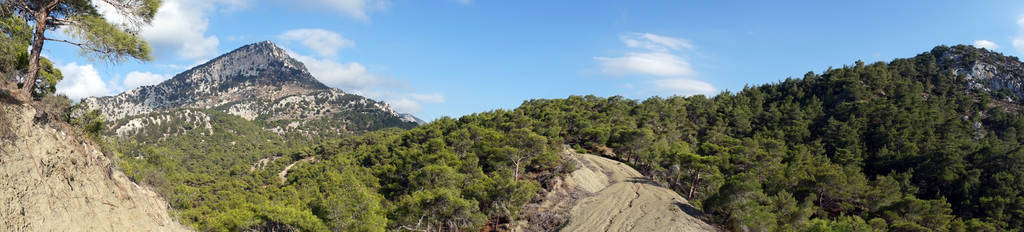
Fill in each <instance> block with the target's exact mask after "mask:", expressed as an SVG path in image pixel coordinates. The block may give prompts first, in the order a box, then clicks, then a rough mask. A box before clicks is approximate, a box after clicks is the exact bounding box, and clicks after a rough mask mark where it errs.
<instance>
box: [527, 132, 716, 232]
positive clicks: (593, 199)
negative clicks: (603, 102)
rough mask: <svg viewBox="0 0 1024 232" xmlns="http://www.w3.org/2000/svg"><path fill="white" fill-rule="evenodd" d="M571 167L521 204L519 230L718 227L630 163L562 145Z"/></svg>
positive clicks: (698, 229) (670, 229)
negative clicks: (563, 174) (566, 173)
mask: <svg viewBox="0 0 1024 232" xmlns="http://www.w3.org/2000/svg"><path fill="white" fill-rule="evenodd" d="M563 155H565V156H568V157H567V158H569V159H570V160H571V161H572V162H575V163H576V170H575V171H573V172H572V173H571V174H570V175H568V176H566V177H564V178H555V180H552V183H548V184H551V185H550V186H551V188H549V190H547V191H545V192H543V193H542V196H541V197H540V200H537V201H534V202H532V203H530V204H528V205H526V206H524V213H523V215H522V218H521V219H520V222H519V223H517V224H518V225H517V229H519V230H521V231H552V230H562V231H718V229H717V228H715V227H714V226H711V225H709V224H707V223H705V222H703V221H701V220H700V219H698V217H699V216H700V215H701V212H700V211H699V210H697V209H695V208H694V207H692V206H691V205H690V204H689V203H688V202H687V201H686V199H684V198H683V197H682V196H679V194H677V193H676V192H674V191H672V190H670V189H667V188H663V187H660V186H658V185H657V184H656V183H654V182H653V181H651V180H650V179H647V178H646V177H644V176H643V175H641V174H640V172H637V171H636V170H634V169H633V168H632V167H630V166H629V165H626V164H624V163H621V162H618V161H614V160H611V159H608V158H603V157H600V156H596V155H590V154H578V153H575V152H573V151H571V150H570V149H566V150H565V151H564V152H563Z"/></svg>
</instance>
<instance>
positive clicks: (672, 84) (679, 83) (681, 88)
mask: <svg viewBox="0 0 1024 232" xmlns="http://www.w3.org/2000/svg"><path fill="white" fill-rule="evenodd" d="M653 84H654V85H655V86H657V87H658V88H659V90H662V91H668V92H670V93H671V94H674V95H681V96H689V95H694V94H704V95H712V94H715V91H718V89H716V88H715V87H714V86H712V85H711V84H710V83H707V82H703V81H699V80H691V79H684V78H667V79H660V80H654V81H653Z"/></svg>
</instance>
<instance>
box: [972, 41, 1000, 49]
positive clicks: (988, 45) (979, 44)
mask: <svg viewBox="0 0 1024 232" xmlns="http://www.w3.org/2000/svg"><path fill="white" fill-rule="evenodd" d="M974 47H977V48H985V49H988V50H996V49H999V45H998V44H996V42H992V41H988V40H975V41H974Z"/></svg>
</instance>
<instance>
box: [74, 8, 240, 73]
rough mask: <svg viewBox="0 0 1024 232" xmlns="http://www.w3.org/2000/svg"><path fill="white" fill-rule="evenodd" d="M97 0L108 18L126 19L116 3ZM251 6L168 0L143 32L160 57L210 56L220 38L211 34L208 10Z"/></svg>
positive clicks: (113, 19) (120, 21)
mask: <svg viewBox="0 0 1024 232" xmlns="http://www.w3.org/2000/svg"><path fill="white" fill-rule="evenodd" d="M93 3H94V4H96V5H97V7H98V8H99V11H100V12H101V13H102V14H103V15H104V16H105V17H106V18H107V20H108V21H110V22H113V23H123V22H125V20H124V18H123V16H119V15H118V14H117V13H116V11H115V10H114V8H113V7H112V6H110V5H108V4H106V3H104V2H102V1H97V0H94V1H93ZM247 6H248V1H247V0H220V1H208V0H164V1H163V3H162V5H160V9H159V10H157V14H156V17H155V18H154V19H153V22H152V24H150V25H149V26H145V27H143V28H142V29H141V31H140V33H139V34H140V35H141V36H142V38H143V39H145V40H146V41H147V42H149V44H150V45H151V46H152V47H153V52H154V55H155V56H157V57H166V56H169V55H176V56H177V57H179V58H184V59H203V58H209V57H211V56H213V55H216V54H217V46H218V45H220V39H218V38H217V36H214V35H207V29H208V28H209V25H210V22H209V21H210V20H209V18H210V17H209V16H208V14H210V13H215V11H216V10H217V9H218V8H224V9H227V10H234V9H240V8H244V7H247Z"/></svg>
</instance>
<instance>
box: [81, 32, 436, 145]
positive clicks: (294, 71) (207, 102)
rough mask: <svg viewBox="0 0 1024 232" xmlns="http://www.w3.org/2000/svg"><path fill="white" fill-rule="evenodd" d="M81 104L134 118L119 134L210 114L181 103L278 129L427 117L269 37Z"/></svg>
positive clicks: (324, 128)
mask: <svg viewBox="0 0 1024 232" xmlns="http://www.w3.org/2000/svg"><path fill="white" fill-rule="evenodd" d="M82 102H83V103H85V104H86V105H87V106H89V108H90V109H96V110H99V111H100V112H101V113H102V114H103V115H104V116H106V119H107V120H109V121H119V120H122V119H125V120H127V121H126V122H125V124H123V125H119V126H116V127H121V126H123V127H124V128H111V129H114V131H118V133H119V134H131V133H129V132H137V131H142V130H144V129H145V128H146V127H149V126H152V125H160V124H164V123H166V122H167V121H175V120H177V121H182V120H184V121H186V122H188V123H191V124H189V125H193V124H194V125H199V124H197V123H198V122H200V121H203V120H208V117H204V116H203V115H201V114H205V113H194V114H192V113H190V112H185V113H182V112H180V111H177V110H180V109H201V110H212V111H209V112H213V111H219V112H223V113H227V114H231V115H235V116H238V117H241V118H243V119H245V120H248V121H258V122H260V123H261V124H262V125H263V126H265V129H267V130H270V131H274V132H279V133H286V132H291V131H302V132H304V133H305V132H309V133H320V132H325V133H326V132H331V133H349V132H360V131H369V130H373V129H380V128H386V127H391V126H398V127H404V128H408V127H412V126H413V125H415V124H416V123H418V122H421V121H419V120H418V119H416V118H415V117H412V116H411V115H400V114H399V113H397V112H395V111H394V110H393V109H392V108H391V107H390V106H389V105H388V104H387V103H385V102H380V101H375V100H372V99H368V98H365V97H362V96H358V95H354V94H349V93H345V92H344V91H341V90H339V89H335V88H330V87H327V86H326V85H324V84H323V83H321V82H320V81H318V80H317V79H316V78H314V77H313V75H312V74H310V73H309V71H308V70H306V67H305V65H303V64H302V62H299V61H298V60H295V59H294V58H292V57H291V56H289V55H288V52H287V51H285V50H284V49H282V48H280V47H278V46H277V45H275V44H274V43H273V42H270V41H263V42H258V43H253V44H249V45H245V46H242V47H240V48H238V49H235V50H233V51H231V52H228V53H225V54H223V55H221V56H219V57H217V58H214V59H212V60H210V61H208V62H206V63H204V64H201V65H199V66H196V67H193V68H191V69H189V70H186V71H185V72H182V73H179V74H177V75H175V76H174V77H173V78H171V79H170V80H167V81H164V82H162V83H160V84H157V85H154V86H142V87H139V88H136V89H133V90H129V91H125V92H124V93H121V94H118V95H117V96H109V97H99V98H96V97H90V98H86V99H83V100H82ZM146 115H149V116H146ZM122 132H124V133H122Z"/></svg>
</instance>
